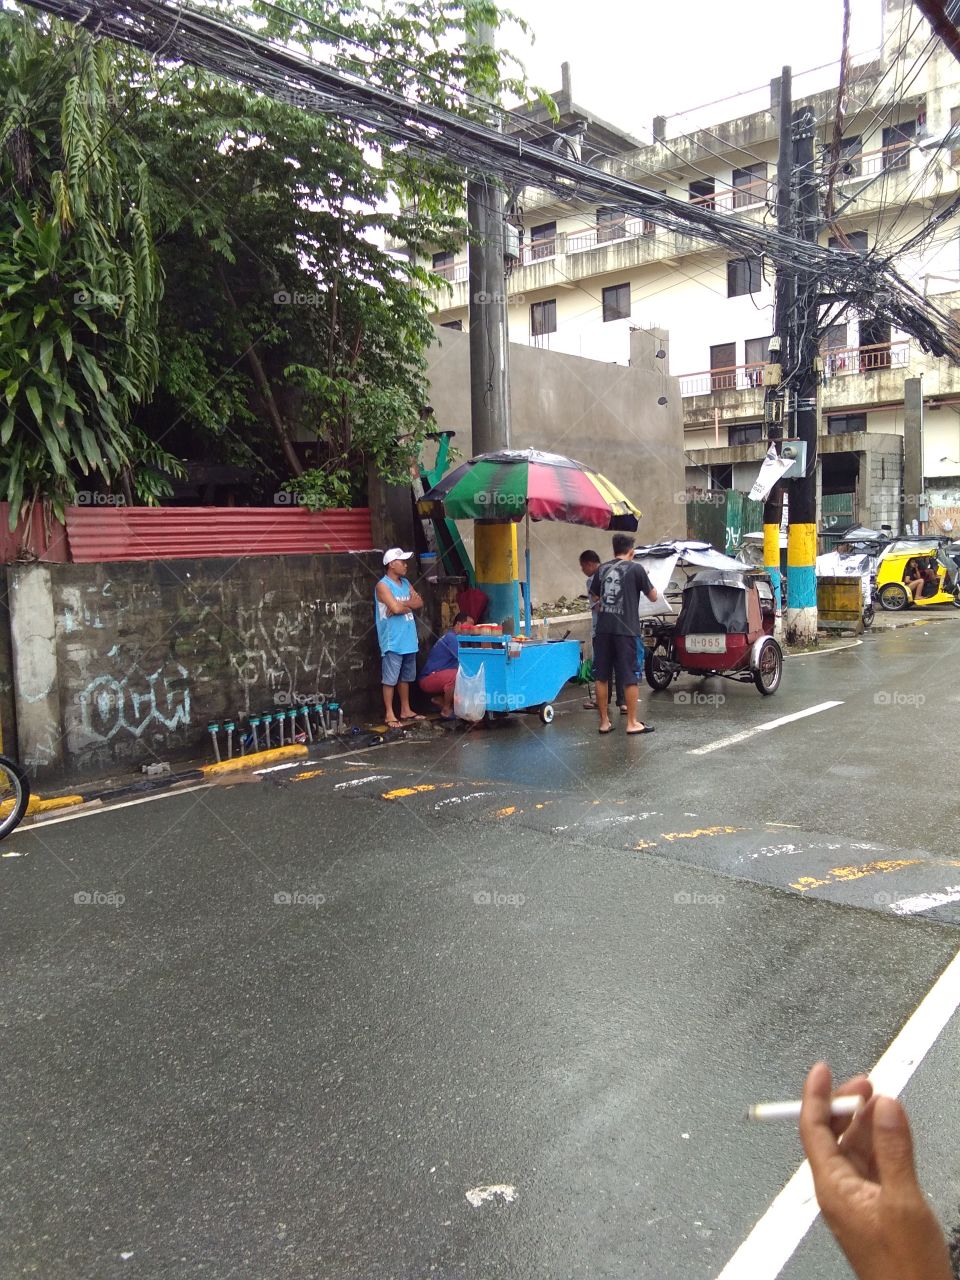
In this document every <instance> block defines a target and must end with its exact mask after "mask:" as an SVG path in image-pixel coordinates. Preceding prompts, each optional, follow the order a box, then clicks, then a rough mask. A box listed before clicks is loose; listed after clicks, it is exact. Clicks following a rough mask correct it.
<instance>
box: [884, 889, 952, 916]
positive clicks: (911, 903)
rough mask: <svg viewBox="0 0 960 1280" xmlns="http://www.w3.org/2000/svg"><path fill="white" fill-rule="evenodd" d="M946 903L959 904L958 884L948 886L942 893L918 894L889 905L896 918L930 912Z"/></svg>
mask: <svg viewBox="0 0 960 1280" xmlns="http://www.w3.org/2000/svg"><path fill="white" fill-rule="evenodd" d="M948 902H960V884H948V885H947V887H946V888H945V889H944V890H943V892H942V893H918V894H917V896H916V897H915V898H900V899H899V901H897V902H891V903H890V910H891V911H893V912H895V913H896V914H897V915H898V916H915V915H917V914H918V912H920V911H930V910H932V908H933V907H942V906H945V905H946V904H947V903H948Z"/></svg>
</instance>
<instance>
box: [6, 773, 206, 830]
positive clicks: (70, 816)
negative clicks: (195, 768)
mask: <svg viewBox="0 0 960 1280" xmlns="http://www.w3.org/2000/svg"><path fill="white" fill-rule="evenodd" d="M216 785H217V784H216V783H215V782H198V783H197V785H196V786H195V787H180V788H174V787H171V788H170V790H169V791H158V792H157V794H156V795H153V796H138V797H137V799H136V800H121V801H119V802H118V803H117V804H104V805H100V806H99V807H98V808H95V809H93V808H91V809H84V810H83V812H82V813H65V814H63V815H62V816H61V817H59V818H42V817H38V818H35V819H34V821H33V822H32V823H31V824H30V826H29V827H24V828H23V830H24V831H25V832H26V831H32V830H33V829H34V828H36V827H52V826H54V825H55V824H56V823H58V822H75V821H76V820H77V818H94V817H96V816H97V814H100V813H112V812H113V811H114V809H129V808H130V807H131V805H135V804H150V803H151V801H153V800H168V799H169V798H170V797H171V796H185V795H189V793H190V792H191V791H206V790H207V789H208V788H209V787H214V786H216ZM90 803H91V804H96V801H95V800H92V801H91V802H90Z"/></svg>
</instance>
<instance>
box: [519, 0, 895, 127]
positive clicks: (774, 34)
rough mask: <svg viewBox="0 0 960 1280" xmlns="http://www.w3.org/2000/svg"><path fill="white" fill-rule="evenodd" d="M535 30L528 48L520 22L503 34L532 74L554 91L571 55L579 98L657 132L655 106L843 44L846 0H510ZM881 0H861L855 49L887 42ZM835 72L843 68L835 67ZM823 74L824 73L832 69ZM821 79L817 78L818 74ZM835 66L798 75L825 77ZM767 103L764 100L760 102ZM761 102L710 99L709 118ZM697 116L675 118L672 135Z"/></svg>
mask: <svg viewBox="0 0 960 1280" xmlns="http://www.w3.org/2000/svg"><path fill="white" fill-rule="evenodd" d="M505 3H506V5H507V7H509V8H511V9H512V10H513V11H514V12H515V13H517V14H518V15H519V16H520V17H522V18H523V19H525V20H526V22H527V23H528V24H529V25H530V27H531V29H532V31H533V32H534V34H535V36H536V41H535V43H534V45H533V46H532V48H531V47H529V46H528V47H526V49H525V48H524V37H523V35H522V33H520V32H518V31H517V29H516V28H513V29H512V30H505V31H504V32H503V34H502V36H501V43H503V44H504V45H506V46H507V47H509V48H510V49H511V51H513V52H515V53H517V54H519V55H521V56H522V58H523V61H524V62H525V64H526V66H527V71H528V74H529V78H530V80H531V81H532V82H533V83H534V84H539V85H541V86H542V87H543V88H545V89H547V90H549V91H553V90H556V89H559V87H560V64H561V63H562V62H564V61H566V62H569V63H570V66H571V73H572V77H573V95H574V100H575V101H576V102H577V104H578V105H579V106H581V107H586V108H588V109H589V110H591V111H593V112H595V113H596V114H597V115H599V116H601V117H602V118H604V119H606V120H608V121H609V122H610V123H612V124H617V125H619V126H620V127H621V128H624V129H626V130H627V132H629V133H632V134H634V135H635V136H637V137H639V138H640V140H641V141H644V142H646V141H649V131H650V124H651V121H652V120H653V117H654V116H655V115H671V114H673V113H675V112H684V111H688V110H689V109H690V108H693V107H697V106H700V105H701V104H704V103H707V102H709V101H710V100H711V99H716V98H722V97H726V96H727V95H728V94H732V93H737V92H740V91H743V90H748V89H753V88H755V87H757V86H760V85H766V84H767V83H768V82H769V81H770V79H771V78H772V77H773V76H776V75H779V73H780V68H781V67H782V66H784V65H787V66H790V67H792V69H793V73H794V76H795V77H796V76H797V74H798V73H799V72H800V71H802V70H806V69H808V68H811V67H816V66H818V65H819V64H821V63H826V62H830V61H831V60H832V59H836V58H838V57H839V54H840V38H841V31H842V20H843V5H842V0H802V3H799V4H789V5H788V4H777V3H771V0H727V2H726V3H723V0H658V2H657V3H651V0H606V2H605V3H598V2H597V0H505ZM881 3H882V0H853V4H852V14H853V19H852V34H851V42H850V46H851V52H852V53H854V54H857V53H870V52H873V51H875V50H876V49H877V48H878V47H879V45H880V9H881ZM834 75H835V72H834ZM824 76H825V78H824ZM814 79H816V80H817V83H813V81H814ZM830 83H836V80H835V78H834V79H833V80H831V78H830V73H829V72H826V73H822V74H821V76H820V77H810V78H805V79H802V80H800V81H799V82H798V83H797V86H796V88H797V90H798V91H799V90H802V89H807V90H813V89H817V88H821V87H826V86H827V85H828V84H830ZM759 105H761V106H762V105H765V103H760V104H759ZM741 109H743V110H755V109H756V106H750V105H745V104H740V103H736V102H732V103H725V104H723V105H720V106H717V107H714V108H712V109H711V110H710V111H709V112H708V113H707V114H706V115H704V116H703V117H702V121H701V122H702V123H704V124H709V123H711V122H715V121H718V120H722V119H726V118H729V117H731V116H733V115H737V114H740V110H741ZM695 123H696V121H695V120H688V121H674V122H673V128H671V125H670V122H668V128H667V136H668V137H669V136H671V134H672V133H673V132H674V131H675V130H678V126H682V125H683V124H686V125H687V127H688V128H689V127H694V126H695Z"/></svg>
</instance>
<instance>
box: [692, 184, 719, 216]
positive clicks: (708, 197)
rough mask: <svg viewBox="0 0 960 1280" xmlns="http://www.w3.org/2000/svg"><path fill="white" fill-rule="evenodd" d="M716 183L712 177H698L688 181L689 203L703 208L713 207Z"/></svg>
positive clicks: (715, 205) (714, 206)
mask: <svg viewBox="0 0 960 1280" xmlns="http://www.w3.org/2000/svg"><path fill="white" fill-rule="evenodd" d="M716 190H717V184H716V182H715V181H714V180H713V178H698V179H696V180H695V181H693V182H691V183H690V203H691V204H699V205H701V206H702V207H703V208H704V209H715V208H716V207H717V204H716V199H715V195H716Z"/></svg>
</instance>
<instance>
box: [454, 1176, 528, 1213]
mask: <svg viewBox="0 0 960 1280" xmlns="http://www.w3.org/2000/svg"><path fill="white" fill-rule="evenodd" d="M466 1196H467V1199H468V1200H469V1201H470V1203H471V1204H472V1205H473V1207H474V1208H475V1209H479V1208H480V1206H481V1205H482V1204H483V1203H484V1201H486V1200H492V1199H493V1198H494V1197H495V1196H500V1197H501V1198H502V1200H503V1203H504V1204H513V1202H514V1200H516V1198H517V1189H516V1187H513V1186H511V1185H510V1184H509V1183H508V1182H498V1183H496V1184H495V1185H494V1186H492V1187H472V1188H471V1189H470V1190H469V1191H468V1192H466Z"/></svg>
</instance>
